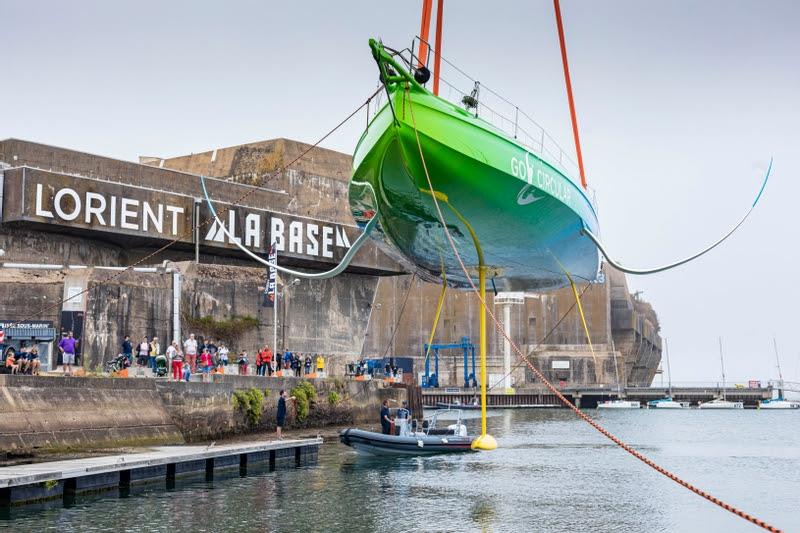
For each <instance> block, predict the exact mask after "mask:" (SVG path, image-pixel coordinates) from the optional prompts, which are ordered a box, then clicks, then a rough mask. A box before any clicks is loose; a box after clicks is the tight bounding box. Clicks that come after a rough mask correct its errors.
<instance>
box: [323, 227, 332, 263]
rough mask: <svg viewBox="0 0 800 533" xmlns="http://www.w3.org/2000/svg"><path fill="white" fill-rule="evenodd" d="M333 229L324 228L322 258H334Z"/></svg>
mask: <svg viewBox="0 0 800 533" xmlns="http://www.w3.org/2000/svg"><path fill="white" fill-rule="evenodd" d="M332 235H333V228H331V227H330V226H322V257H328V258H330V257H333V250H331V246H332V245H333V238H332Z"/></svg>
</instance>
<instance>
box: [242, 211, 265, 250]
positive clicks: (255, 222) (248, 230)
mask: <svg viewBox="0 0 800 533" xmlns="http://www.w3.org/2000/svg"><path fill="white" fill-rule="evenodd" d="M244 245H245V246H250V247H251V248H261V215H257V214H255V213H250V214H248V215H247V216H246V217H244Z"/></svg>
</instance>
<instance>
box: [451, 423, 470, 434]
mask: <svg viewBox="0 0 800 533" xmlns="http://www.w3.org/2000/svg"><path fill="white" fill-rule="evenodd" d="M447 430H448V431H452V432H453V435H455V436H456V437H466V436H467V426H465V425H464V424H450V425H449V426H447Z"/></svg>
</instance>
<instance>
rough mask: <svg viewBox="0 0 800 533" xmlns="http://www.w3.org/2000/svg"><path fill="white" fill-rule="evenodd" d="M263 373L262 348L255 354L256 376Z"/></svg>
mask: <svg viewBox="0 0 800 533" xmlns="http://www.w3.org/2000/svg"><path fill="white" fill-rule="evenodd" d="M263 375H264V348H261V349H260V350H259V351H258V353H257V354H256V376H263Z"/></svg>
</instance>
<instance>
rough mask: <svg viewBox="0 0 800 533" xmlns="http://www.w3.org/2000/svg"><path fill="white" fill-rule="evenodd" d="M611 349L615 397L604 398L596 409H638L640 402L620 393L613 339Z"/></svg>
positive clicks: (620, 387)
mask: <svg viewBox="0 0 800 533" xmlns="http://www.w3.org/2000/svg"><path fill="white" fill-rule="evenodd" d="M611 350H612V353H613V355H614V374H616V376H617V399H616V400H606V401H604V402H600V403H598V404H597V408H598V409H640V408H641V407H642V405H641V403H639V402H634V401H631V400H626V399H625V395H624V394H623V393H622V386H621V385H620V382H619V369H618V368H617V348H616V346H614V340H613V339H612V340H611Z"/></svg>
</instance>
